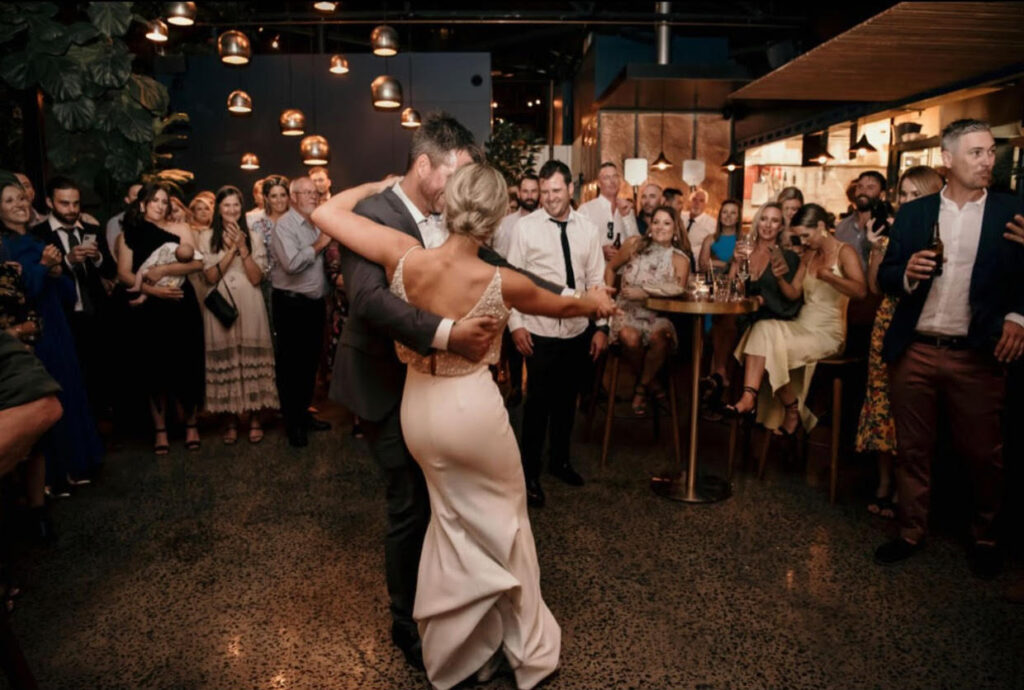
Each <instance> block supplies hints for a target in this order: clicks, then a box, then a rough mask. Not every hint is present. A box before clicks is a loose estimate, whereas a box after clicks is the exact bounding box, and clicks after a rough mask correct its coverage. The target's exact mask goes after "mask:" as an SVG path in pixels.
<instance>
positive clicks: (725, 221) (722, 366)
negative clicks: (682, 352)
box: [697, 199, 740, 409]
mask: <svg viewBox="0 0 1024 690" xmlns="http://www.w3.org/2000/svg"><path fill="white" fill-rule="evenodd" d="M739 231H740V203H739V202H738V201H736V200H735V199H726V200H725V201H723V202H722V207H721V208H720V209H719V210H718V226H717V227H716V228H715V233H714V234H713V235H708V236H707V237H705V238H704V243H703V244H702V245H701V247H700V254H699V257H700V258H699V259H698V261H697V265H698V267H699V268H700V270H701V271H702V272H703V273H704V274H705V275H706V274H707V273H710V272H713V273H714V274H715V275H716V276H718V275H722V274H728V273H729V266H730V265H731V263H732V255H733V252H734V251H736V237H737V236H738V235H739ZM704 330H705V331H710V332H711V374H710V376H708V377H706V378H704V379H703V382H702V384H703V388H704V394H703V398H704V400H705V401H706V402H708V403H709V406H710V407H711V409H715V408H717V406H718V405H719V404H720V402H721V400H720V396H721V392H722V382H723V381H728V380H729V376H728V373H727V368H728V366H729V355H730V354H731V353H732V349H733V347H735V345H736V339H737V337H738V335H739V334H738V332H737V330H736V317H735V316H730V315H722V316H716V317H714V318H712V317H710V316H706V317H704Z"/></svg>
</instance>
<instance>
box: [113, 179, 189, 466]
mask: <svg viewBox="0 0 1024 690" xmlns="http://www.w3.org/2000/svg"><path fill="white" fill-rule="evenodd" d="M169 205H170V194H169V193H168V190H167V187H166V186H164V185H163V184H161V183H150V184H148V185H146V186H145V187H144V188H143V189H142V191H141V192H140V193H139V198H138V201H137V202H136V203H135V204H134V205H133V206H132V207H131V208H130V209H129V210H128V212H127V213H126V214H125V219H124V241H123V242H121V243H120V249H119V251H118V261H117V272H118V278H119V279H120V280H121V282H123V283H125V284H126V285H134V283H135V274H136V272H137V271H138V270H139V268H140V266H142V264H143V262H145V261H146V259H147V258H148V257H149V255H150V254H152V253H153V252H154V251H156V250H157V249H158V248H159V247H161V246H162V245H164V244H166V243H168V242H170V243H172V244H187V245H189V246H191V247H193V248H194V240H193V238H192V232H191V231H190V230H189V227H188V225H185V224H181V223H171V222H169V221H168V220H166V219H167V215H168V208H169ZM202 267H203V264H202V262H201V261H198V260H194V261H188V262H179V263H175V264H168V265H165V266H155V267H153V268H151V269H149V270H148V271H147V272H146V277H145V281H144V283H143V286H142V292H143V294H145V295H147V299H146V300H145V302H143V303H142V304H141V305H139V306H138V307H137V308H136V309H135V312H134V314H133V320H134V321H135V328H134V329H133V332H134V334H135V336H134V337H136V338H138V339H139V341H138V342H137V343H134V345H135V349H136V352H137V353H138V354H137V357H136V360H137V362H138V369H139V371H138V377H139V379H140V381H141V382H142V385H144V386H145V388H146V390H147V392H148V394H149V400H150V413H151V414H152V416H153V426H154V431H155V432H156V439H155V441H154V445H153V450H154V452H155V453H156V454H157V455H165V454H167V452H168V450H169V446H168V442H167V405H168V402H169V401H170V400H171V399H173V400H174V401H175V402H176V403H177V404H178V408H179V414H180V415H181V416H182V418H183V419H184V421H185V447H186V448H188V449H189V450H193V451H194V450H199V431H198V429H197V428H196V412H197V411H198V409H199V405H200V403H201V401H202V399H203V392H204V385H205V378H204V366H205V362H204V357H205V351H204V348H205V346H204V342H203V319H202V315H201V313H200V311H199V302H198V301H197V300H196V294H195V291H194V290H193V289H192V285H191V284H190V283H189V281H188V280H185V281H183V282H182V284H181V287H177V288H175V287H163V286H159V285H157V284H156V283H157V282H158V281H159V280H160V278H163V277H164V276H187V275H189V274H190V273H195V272H196V271H199V270H201V269H202Z"/></svg>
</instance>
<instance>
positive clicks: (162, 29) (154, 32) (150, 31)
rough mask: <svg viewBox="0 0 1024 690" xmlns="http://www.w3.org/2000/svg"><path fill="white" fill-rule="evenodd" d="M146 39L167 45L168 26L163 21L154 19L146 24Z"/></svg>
mask: <svg viewBox="0 0 1024 690" xmlns="http://www.w3.org/2000/svg"><path fill="white" fill-rule="evenodd" d="M146 38H148V39H149V40H151V41H153V43H167V24H165V23H164V20H163V19H154V20H153V21H151V22H147V23H146Z"/></svg>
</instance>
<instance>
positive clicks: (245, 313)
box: [198, 185, 278, 445]
mask: <svg viewBox="0 0 1024 690" xmlns="http://www.w3.org/2000/svg"><path fill="white" fill-rule="evenodd" d="M213 208H214V211H213V223H212V224H211V227H210V229H208V230H203V231H201V232H200V233H199V235H198V242H199V251H200V252H202V254H203V268H204V270H203V277H204V278H205V279H206V283H207V285H209V286H210V290H211V291H212V290H217V291H219V292H220V293H221V296H222V297H224V298H225V299H226V300H227V301H228V303H231V304H234V306H235V308H236V310H237V312H238V316H237V317H236V318H235V319H234V321H233V322H232V323H230V325H225V324H224V323H223V322H222V321H221V320H220V319H219V318H218V317H217V316H215V315H214V313H213V312H212V311H211V310H209V309H204V310H203V325H204V330H205V333H206V410H207V411H208V412H214V413H223V414H225V415H226V416H227V418H228V420H227V424H228V426H227V430H226V431H225V432H224V443H225V444H228V445H230V444H233V443H235V441H237V440H238V424H239V418H240V417H241V418H245V417H248V420H249V442H250V443H259V442H260V441H262V440H263V428H262V427H261V426H260V418H259V413H260V411H261V410H264V409H275V408H277V407H278V399H277V384H276V382H275V379H274V348H273V345H272V343H271V340H270V322H269V320H268V318H267V308H266V305H265V304H264V302H263V292H262V291H261V290H260V283H261V282H262V281H263V277H264V275H265V274H266V272H267V269H268V264H267V249H266V245H265V244H264V241H263V233H261V232H259V231H257V230H251V229H249V228H248V227H247V226H246V221H245V214H244V213H243V209H242V192H241V191H240V190H239V189H238V188H237V187H232V186H230V185H229V186H226V187H221V188H220V190H218V192H217V197H216V200H215V202H214V207H213Z"/></svg>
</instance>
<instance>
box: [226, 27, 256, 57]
mask: <svg viewBox="0 0 1024 690" xmlns="http://www.w3.org/2000/svg"><path fill="white" fill-rule="evenodd" d="M217 54H218V55H220V60H221V62H224V63H226V64H228V65H245V64H248V62H249V58H250V57H252V46H250V45H249V38H248V37H247V36H246V35H245V34H243V33H242V32H241V31H235V30H234V29H232V30H231V31H225V32H224V33H222V34H221V35H220V36H218V37H217Z"/></svg>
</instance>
